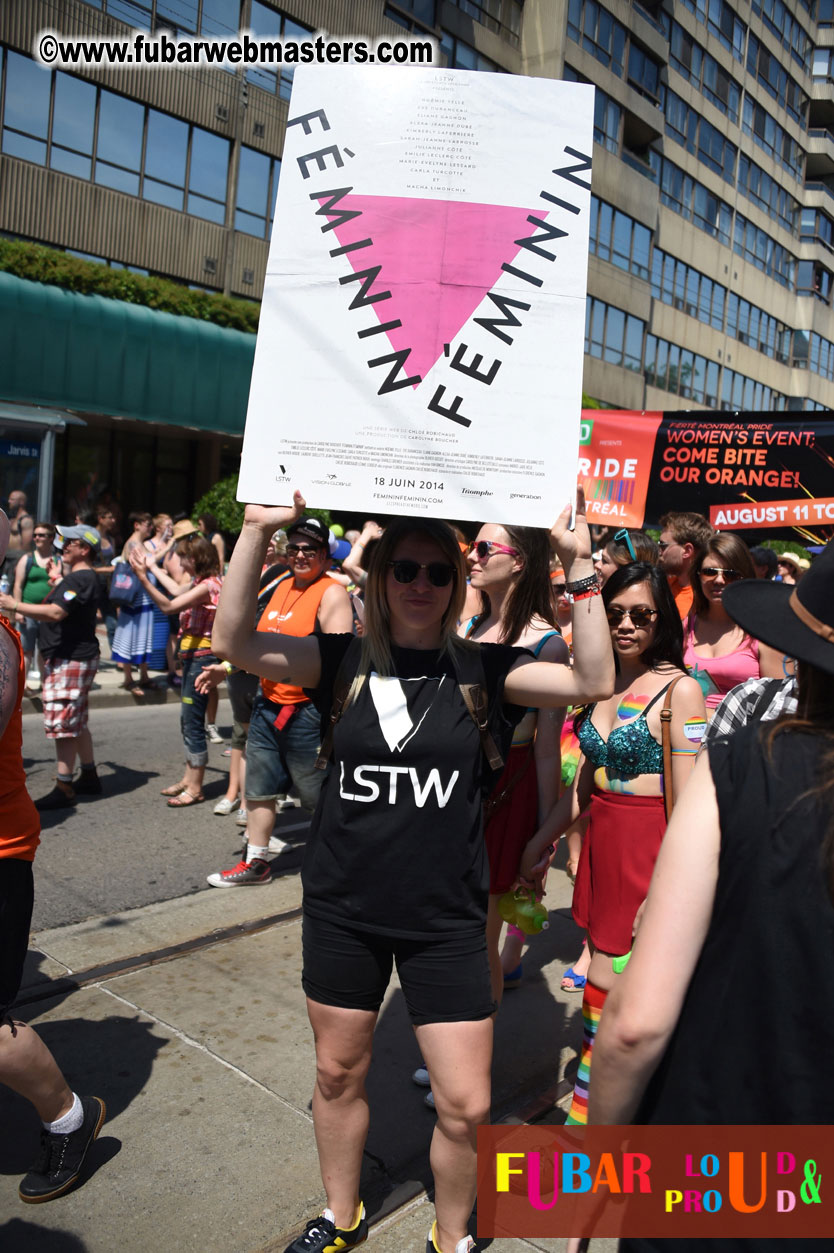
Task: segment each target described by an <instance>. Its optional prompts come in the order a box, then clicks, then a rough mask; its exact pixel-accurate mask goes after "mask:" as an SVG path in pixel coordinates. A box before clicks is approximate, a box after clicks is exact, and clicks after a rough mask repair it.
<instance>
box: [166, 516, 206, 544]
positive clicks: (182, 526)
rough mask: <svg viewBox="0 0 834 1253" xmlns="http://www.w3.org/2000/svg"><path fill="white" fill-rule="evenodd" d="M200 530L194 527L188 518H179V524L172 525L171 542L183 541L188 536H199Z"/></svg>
mask: <svg viewBox="0 0 834 1253" xmlns="http://www.w3.org/2000/svg"><path fill="white" fill-rule="evenodd" d="M199 533H200V528H199V527H197V526H195V525H194V523H193V522H192V521H191V520H190V518H180V520H179V522H175V523H174V529H173V530H172V532H171V538H172V539H173V540H178V539H185V538H186V536H188V535H199Z"/></svg>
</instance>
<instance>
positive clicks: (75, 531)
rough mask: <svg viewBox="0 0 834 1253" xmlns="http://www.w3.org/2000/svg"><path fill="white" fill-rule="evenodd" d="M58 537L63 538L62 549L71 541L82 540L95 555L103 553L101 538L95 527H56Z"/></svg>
mask: <svg viewBox="0 0 834 1253" xmlns="http://www.w3.org/2000/svg"><path fill="white" fill-rule="evenodd" d="M55 530H56V532H57V534H58V535H60V537H61V547H62V548H63V546H64V544H65V543H66V542H67V540H69V539H78V540H81V543H82V544H87V545H88V546H89V547H90V548H91V549H92V551H93V552H94V553H98V552H100V551H101V536H100V535H99V533H98V531H97V530H96V528H95V527H94V526H56V528H55Z"/></svg>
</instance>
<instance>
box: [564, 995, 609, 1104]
mask: <svg viewBox="0 0 834 1253" xmlns="http://www.w3.org/2000/svg"><path fill="white" fill-rule="evenodd" d="M607 996H608V993H607V992H605V991H603V989H602V988H598V987H597V985H596V984H595V983H591V980H590V979H589V980H588V982H587V983H586V984H585V994H584V996H583V997H582V1023H583V1032H582V1051H581V1052H580V1054H579V1069H578V1070H577V1072H576V1083H575V1084H574V1088H573V1100H572V1101H571V1106H570V1113H569V1114H568V1116H567V1118H566V1119H565V1126H566V1127H584V1126H585V1124H586V1123H587V1121H588V1084H589V1083H590V1080H591V1054H592V1053H593V1051H594V1039H595V1037H596V1034H597V1027H598V1026H599V1020H600V1015H601V1014H602V1007H603V1005H604V1004H605V999H606V997H607Z"/></svg>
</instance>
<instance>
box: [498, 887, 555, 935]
mask: <svg viewBox="0 0 834 1253" xmlns="http://www.w3.org/2000/svg"><path fill="white" fill-rule="evenodd" d="M498 912H499V914H500V915H501V917H502V918H503V919H504V921H505V922H510V923H513V924H514V926H516V927H518V929H519V931H523V932H524V934H525V935H538V933H539V932H540V931H546V930H547V929H548V927H549V926H550V923H549V922H548V920H547V910H546V909H545V907H544V905H542V903H541V901H537V900H536V897H535V894H534V893H533V892H532V891H530V890H528V889H527V888H516V890H515V891H514V892H505V893H504V895H503V896H502V897H501V899H500V900H499V902H498Z"/></svg>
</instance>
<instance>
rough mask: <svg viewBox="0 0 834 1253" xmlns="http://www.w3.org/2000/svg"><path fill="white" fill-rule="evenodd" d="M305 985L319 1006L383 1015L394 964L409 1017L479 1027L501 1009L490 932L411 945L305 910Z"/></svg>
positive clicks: (419, 1022) (418, 1023)
mask: <svg viewBox="0 0 834 1253" xmlns="http://www.w3.org/2000/svg"><path fill="white" fill-rule="evenodd" d="M301 942H302V949H303V953H304V969H303V971H302V975H301V982H302V984H303V987H304V991H305V992H306V994H307V996H309V998H310V1000H311V1001H318V1003H319V1004H320V1005H335V1006H338V1007H339V1008H341V1009H364V1010H370V1011H372V1012H376V1011H377V1010H378V1009H379V1007H380V1005H381V1004H382V998H383V997H384V995H385V989H386V988H387V987H388V983H389V980H390V978H391V971H392V969H393V966H394V962H396V963H397V975H398V976H399V980H400V987H401V988H402V992H403V996H404V997H405V1004H406V1008H407V1009H408V1014H409V1017H410V1018H411V1022H412V1024H413V1025H414V1026H415V1027H419V1026H421V1025H422V1024H423V1023H427V1022H478V1021H480V1020H481V1019H483V1018H489V1016H490V1014H493V1013H494V1012H495V1009H496V1005H495V1001H494V1000H493V999H492V987H491V985H490V977H489V958H488V957H487V948H486V933H485V932H483V931H481V932H478V933H477V934H476V935H456V934H455V933H454V932H453V933H452V934H450V935H449V936H444V937H442V938H440V939H432V940H404V939H398V938H397V937H396V936H388V935H377V934H376V933H374V932H371V931H360V930H359V929H358V928H355V927H351V926H347V925H345V924H343V923H341V922H339V920H338V919H334V918H317V917H313V916H312V915H311V914H308V913H305V914H304V916H303V919H302V931H301Z"/></svg>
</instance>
